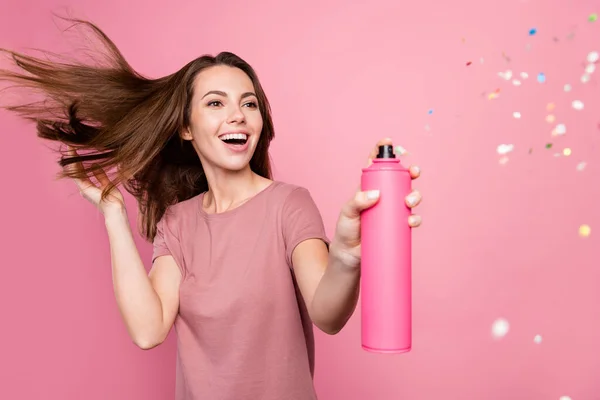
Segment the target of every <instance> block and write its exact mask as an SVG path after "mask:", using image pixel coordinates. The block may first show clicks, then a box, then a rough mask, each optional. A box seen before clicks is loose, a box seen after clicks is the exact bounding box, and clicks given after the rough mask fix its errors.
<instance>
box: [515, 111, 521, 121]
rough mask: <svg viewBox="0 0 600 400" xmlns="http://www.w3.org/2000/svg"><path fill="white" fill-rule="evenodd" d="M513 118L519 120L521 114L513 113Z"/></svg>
mask: <svg viewBox="0 0 600 400" xmlns="http://www.w3.org/2000/svg"><path fill="white" fill-rule="evenodd" d="M513 117H515V118H516V119H519V118H521V113H520V112H518V111H515V112H514V113H513Z"/></svg>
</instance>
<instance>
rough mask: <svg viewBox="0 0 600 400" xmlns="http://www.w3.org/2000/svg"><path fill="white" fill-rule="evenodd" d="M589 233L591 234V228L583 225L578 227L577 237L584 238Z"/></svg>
mask: <svg viewBox="0 0 600 400" xmlns="http://www.w3.org/2000/svg"><path fill="white" fill-rule="evenodd" d="M591 233H592V228H591V227H590V226H589V225H587V224H583V225H581V226H580V227H579V236H581V237H584V238H586V237H588V236H590V235H591Z"/></svg>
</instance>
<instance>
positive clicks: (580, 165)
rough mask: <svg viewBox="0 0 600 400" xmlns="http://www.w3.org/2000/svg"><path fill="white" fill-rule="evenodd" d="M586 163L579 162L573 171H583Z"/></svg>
mask: <svg viewBox="0 0 600 400" xmlns="http://www.w3.org/2000/svg"><path fill="white" fill-rule="evenodd" d="M586 165H587V164H586V162H585V161H581V162H580V163H579V164H577V166H576V167H575V169H577V171H583V170H584V169H585V166H586Z"/></svg>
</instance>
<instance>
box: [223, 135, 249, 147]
mask: <svg viewBox="0 0 600 400" xmlns="http://www.w3.org/2000/svg"><path fill="white" fill-rule="evenodd" d="M219 139H221V140H222V141H223V142H225V143H227V144H232V145H238V146H243V145H245V144H246V142H247V141H248V135H246V134H245V133H227V134H225V135H221V136H219Z"/></svg>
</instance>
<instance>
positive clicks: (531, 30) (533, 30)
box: [529, 28, 537, 36]
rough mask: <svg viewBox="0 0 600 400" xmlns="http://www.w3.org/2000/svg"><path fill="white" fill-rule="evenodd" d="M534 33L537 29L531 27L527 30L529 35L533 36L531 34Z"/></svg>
mask: <svg viewBox="0 0 600 400" xmlns="http://www.w3.org/2000/svg"><path fill="white" fill-rule="evenodd" d="M536 33H537V29H535V28H531V29H530V30H529V36H533V35H535V34H536Z"/></svg>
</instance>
